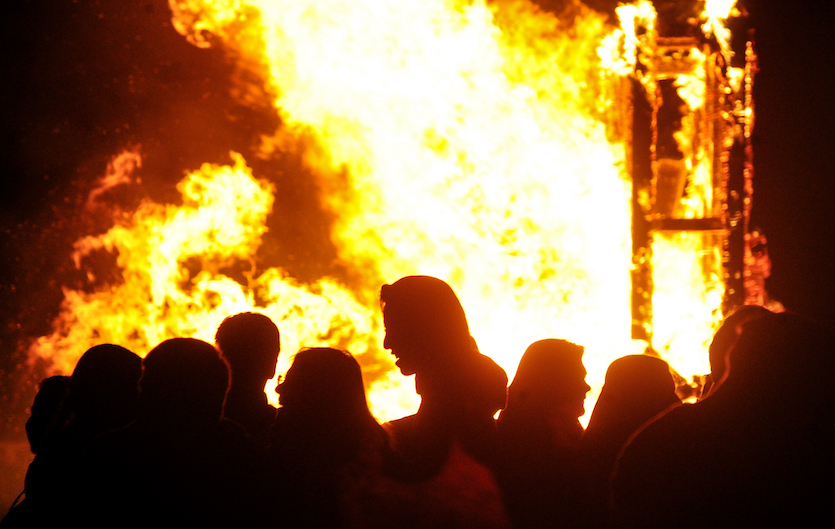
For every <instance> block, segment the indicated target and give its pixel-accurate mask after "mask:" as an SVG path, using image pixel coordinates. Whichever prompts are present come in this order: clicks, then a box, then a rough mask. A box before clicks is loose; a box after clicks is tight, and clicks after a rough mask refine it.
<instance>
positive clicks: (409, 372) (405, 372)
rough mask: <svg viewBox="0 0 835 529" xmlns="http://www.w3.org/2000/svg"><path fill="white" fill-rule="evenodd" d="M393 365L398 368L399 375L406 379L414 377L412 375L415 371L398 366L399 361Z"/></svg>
mask: <svg viewBox="0 0 835 529" xmlns="http://www.w3.org/2000/svg"><path fill="white" fill-rule="evenodd" d="M394 365H396V366H397V367H398V368H400V373H401V374H402V375H403V376H406V377H408V376H410V375H414V374H415V370H414V369H411V368H409V367H408V366H406V367H403V366H402V365H400V360H399V359H398V360H397V361H396V362H394Z"/></svg>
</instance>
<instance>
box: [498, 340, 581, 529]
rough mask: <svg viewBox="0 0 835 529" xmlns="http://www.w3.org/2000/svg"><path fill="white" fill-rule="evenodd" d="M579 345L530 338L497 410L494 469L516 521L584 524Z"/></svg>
mask: <svg viewBox="0 0 835 529" xmlns="http://www.w3.org/2000/svg"><path fill="white" fill-rule="evenodd" d="M585 377H586V369H585V367H584V366H583V347H582V346H579V345H576V344H573V343H571V342H568V341H566V340H558V339H547V340H540V341H538V342H535V343H533V344H531V345H530V346H529V347H528V349H527V350H526V351H525V354H524V355H522V359H521V360H520V361H519V367H518V369H517V371H516V375H515V376H514V377H513V382H512V383H511V385H510V388H509V390H508V402H507V408H506V409H505V410H504V411H502V413H501V415H500V416H499V433H500V436H501V441H502V459H501V465H500V466H499V470H498V472H497V476H498V479H499V484H500V486H501V487H502V492H503V496H504V499H505V505H506V507H507V511H508V515H509V516H510V518H511V521H512V522H513V524H514V525H515V526H516V527H552V526H554V525H560V524H562V525H567V526H570V527H580V526H583V525H584V524H585V521H584V520H585V518H584V517H585V516H586V514H587V513H585V512H584V510H585V508H586V506H587V503H588V498H587V494H586V490H585V486H584V485H583V483H582V474H581V469H580V467H579V464H578V461H577V454H578V449H579V445H580V440H581V438H582V435H583V427H582V426H581V425H580V422H579V418H580V416H582V415H583V413H585V407H584V401H585V397H586V393H587V392H588V391H589V390H590V389H591V388H590V386H589V385H588V384H587V383H586V381H585Z"/></svg>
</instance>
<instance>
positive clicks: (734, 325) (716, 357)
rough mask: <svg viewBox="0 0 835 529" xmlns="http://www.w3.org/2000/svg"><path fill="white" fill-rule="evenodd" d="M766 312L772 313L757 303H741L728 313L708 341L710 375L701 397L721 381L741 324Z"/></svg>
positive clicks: (708, 393) (706, 394) (766, 313)
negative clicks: (711, 338) (729, 352)
mask: <svg viewBox="0 0 835 529" xmlns="http://www.w3.org/2000/svg"><path fill="white" fill-rule="evenodd" d="M768 314H772V312H771V311H769V310H768V309H765V308H763V307H760V306H759V305H742V306H740V307H737V308H736V309H734V310H733V311H732V312H731V313H730V314H728V316H727V317H726V318H725V321H723V322H722V325H721V327H719V330H717V331H716V334H715V335H714V336H713V340H712V341H711V342H710V348H709V349H708V361H709V362H710V376H708V377H707V380H706V381H705V386H704V388H703V389H702V397H701V398H704V397H707V396H708V395H710V392H711V390H712V389H713V388H715V387H717V386H718V385H719V384H721V383H722V380H723V378H724V376H725V369H726V364H727V362H728V351H730V350H731V348H732V347H733V346H734V344H735V343H736V339H737V336H739V330H740V329H741V326H742V324H744V323H745V322H746V321H750V320H753V319H756V318H759V317H762V316H765V315H768Z"/></svg>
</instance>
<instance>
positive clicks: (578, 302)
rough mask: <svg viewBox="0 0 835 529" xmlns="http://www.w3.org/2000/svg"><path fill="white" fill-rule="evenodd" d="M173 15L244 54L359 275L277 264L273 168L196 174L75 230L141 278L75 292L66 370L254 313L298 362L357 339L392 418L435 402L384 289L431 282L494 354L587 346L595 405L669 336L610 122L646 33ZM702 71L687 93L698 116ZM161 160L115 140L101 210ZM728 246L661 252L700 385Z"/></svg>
mask: <svg viewBox="0 0 835 529" xmlns="http://www.w3.org/2000/svg"><path fill="white" fill-rule="evenodd" d="M647 4H648V3H647V2H644V3H642V4H641V6H642V7H641V9H642V11H641V16H646V10H647ZM171 8H172V11H173V13H174V19H173V22H174V27H175V28H176V29H177V30H178V31H179V32H180V33H182V34H183V35H184V37H185V38H188V39H189V41H190V42H192V43H193V44H195V45H197V46H218V47H221V48H223V49H224V50H226V51H227V52H228V53H227V56H228V57H229V59H230V60H231V61H235V63H236V64H237V68H238V69H237V72H236V74H235V75H236V79H238V85H237V86H236V93H237V94H238V95H239V97H241V98H243V99H259V101H258V103H259V104H262V105H263V104H268V105H269V107H271V108H273V109H274V112H276V113H277V114H278V115H279V116H280V118H281V121H282V125H281V128H280V129H279V130H278V131H276V132H275V134H274V135H271V136H269V137H264V138H263V139H262V143H261V146H260V148H259V151H258V152H257V153H251V154H247V155H246V156H253V157H254V156H260V157H269V156H271V155H273V154H274V153H276V152H279V151H282V150H288V149H295V150H300V151H301V154H302V155H303V158H304V160H305V162H306V163H307V165H308V166H309V168H310V169H311V172H312V174H315V176H316V178H317V185H318V188H319V189H320V190H321V201H322V204H323V206H324V207H325V209H326V210H327V211H329V212H331V213H332V214H333V218H334V219H335V220H334V222H333V225H332V229H331V237H332V241H333V243H334V245H335V247H336V248H337V253H338V257H339V259H340V261H341V263H342V265H343V266H344V267H345V269H346V270H347V271H348V275H349V276H350V278H351V280H350V284H347V282H345V281H338V280H336V279H333V278H327V277H323V278H321V279H320V280H319V281H316V282H314V283H309V282H308V283H302V282H300V281H298V280H296V279H294V278H293V277H290V276H288V274H287V273H286V272H285V271H283V270H281V269H278V268H259V267H258V266H256V265H255V264H254V263H255V262H256V259H255V256H256V254H257V252H258V250H259V246H260V245H261V242H262V236H263V234H264V233H265V231H266V229H267V228H266V225H267V224H266V221H267V218H268V216H269V215H270V213H271V211H272V208H273V202H274V193H275V192H276V187H275V186H274V185H273V184H272V183H271V182H270V179H271V178H278V177H276V176H274V175H253V173H252V171H251V170H250V169H249V167H248V163H247V160H246V159H245V156H244V155H241V154H238V153H231V154H230V158H231V160H232V163H231V164H230V165H227V166H223V165H210V164H206V165H203V166H202V167H196V168H194V170H193V172H191V173H189V174H188V175H186V176H185V178H183V180H182V181H181V182H180V184H179V185H178V190H179V192H180V193H181V194H182V204H181V205H176V206H175V205H171V204H156V203H152V202H149V201H146V202H144V203H143V204H142V205H141V206H140V207H139V208H138V209H137V210H136V211H132V212H121V211H120V212H117V213H116V214H115V215H114V225H113V228H112V229H110V230H109V231H108V232H107V233H104V234H102V235H98V236H90V237H85V238H82V239H80V240H78V241H77V242H76V245H75V253H74V255H73V257H74V259H75V261H76V263H77V264H78V265H79V267H83V265H84V262H85V260H87V259H90V258H91V256H93V255H95V254H96V253H97V252H109V253H110V254H113V255H115V256H116V266H117V267H118V269H119V270H120V272H121V274H120V275H121V278H120V279H121V280H120V281H118V282H116V283H113V284H105V283H104V282H103V281H98V280H97V278H95V277H91V278H90V279H91V282H93V284H95V285H96V289H95V291H94V292H89V291H75V290H69V289H67V290H65V301H64V304H63V307H62V312H61V315H60V316H59V318H58V320H57V321H56V326H55V331H54V333H53V334H52V335H50V336H45V337H42V338H41V339H39V340H38V341H37V342H36V343H35V344H34V345H33V346H32V354H36V355H40V356H42V357H45V358H51V359H52V360H53V361H54V365H55V369H56V371H59V372H64V373H67V372H70V371H71V370H72V367H73V365H74V364H75V361H76V360H77V359H78V357H79V356H80V355H81V354H82V353H83V352H84V351H85V350H86V349H87V348H88V347H90V346H91V345H94V344H96V343H102V342H112V343H118V344H121V345H124V346H126V347H128V348H130V349H132V350H135V351H136V352H137V353H139V354H141V355H144V354H145V353H147V351H148V350H150V348H151V347H153V346H154V345H156V344H157V343H159V342H160V341H161V340H164V339H166V338H170V337H174V336H195V337H197V338H201V339H205V340H208V341H213V336H214V332H215V330H216V328H217V326H218V325H219V324H220V322H221V321H222V320H223V318H224V317H226V316H228V315H231V314H234V313H237V312H241V311H247V310H254V311H258V312H262V313H264V314H266V315H268V316H270V317H271V318H272V319H273V320H274V321H275V322H276V323H277V325H278V327H279V329H280V331H281V335H282V354H281V356H280V360H279V366H278V373H279V374H281V373H283V372H284V371H285V370H286V368H287V366H288V365H289V363H290V361H291V357H292V353H294V352H295V351H297V350H298V349H299V348H301V347H305V346H320V345H331V346H336V347H342V348H345V349H347V350H349V351H350V352H351V353H353V354H354V355H355V356H357V358H358V359H359V361H360V363H361V364H362V365H363V368H364V372H365V377H366V383H367V384H368V389H369V401H370V404H371V406H372V410H373V412H374V414H375V415H376V416H377V418H378V419H381V420H387V419H392V418H396V417H399V416H402V415H404V414H406V413H409V412H411V411H413V410H414V409H415V408H416V404H417V402H418V401H417V397H416V396H415V395H414V387H413V385H412V381H411V379H409V378H405V377H402V376H401V375H400V374H399V373H398V372H397V371H396V368H394V366H393V363H392V362H391V359H390V356H389V354H388V352H387V351H384V350H383V349H382V339H383V334H384V330H383V327H382V318H381V314H380V309H379V305H378V293H379V288H380V286H381V285H382V284H384V283H391V282H393V281H395V280H397V279H398V278H400V277H402V276H405V275H412V274H425V275H433V276H437V277H440V278H442V279H444V280H446V281H447V282H449V283H450V285H451V286H452V287H453V289H454V290H455V291H456V293H457V294H458V296H459V297H460V299H461V301H462V304H463V306H464V308H465V310H466V312H467V316H468V319H469V322H470V327H471V330H472V334H473V336H474V337H475V339H476V341H477V343H478V344H479V347H480V349H481V351H482V352H483V353H485V354H487V355H488V356H490V357H492V358H493V359H495V360H496V361H497V362H498V363H499V364H500V365H502V366H503V367H504V368H505V370H506V371H507V372H508V375H509V376H510V377H511V378H512V376H513V373H514V372H515V369H516V365H517V363H518V361H519V358H520V357H521V355H522V353H523V352H524V350H525V348H526V347H527V345H529V344H530V343H531V342H533V341H536V340H539V339H542V338H549V337H556V338H566V339H569V340H571V341H574V342H576V343H579V344H581V345H583V346H585V348H586V353H585V357H584V360H585V365H586V368H587V370H588V373H589V375H588V382H589V383H590V384H591V386H592V387H593V388H594V389H593V391H592V392H591V393H590V394H589V400H588V402H587V406H586V409H587V412H590V411H591V408H592V406H593V403H594V399H596V395H597V393H599V390H600V387H601V385H602V383H603V376H604V374H605V370H606V367H607V366H608V364H609V363H610V362H611V361H612V360H614V359H615V358H618V357H620V356H623V355H626V354H631V353H636V352H642V351H643V350H644V348H645V347H646V346H647V344H646V343H645V342H639V341H635V340H632V339H631V336H630V332H631V325H632V315H631V313H630V294H631V283H630V270H631V268H632V255H631V248H632V242H631V215H632V212H631V202H630V201H631V185H630V182H629V178H628V175H627V174H626V169H625V166H624V146H623V144H622V142H621V141H620V138H618V137H617V135H616V134H612V133H611V131H607V125H606V123H607V117H606V116H607V112H608V111H609V109H610V106H611V104H612V103H611V101H609V100H608V99H607V94H610V93H611V91H610V90H607V89H606V83H608V82H611V79H612V78H613V77H614V76H617V75H622V73H623V72H618V71H617V68H615V67H614V66H612V64H614V63H612V64H609V63H607V64H604V65H602V64H601V62H604V63H606V62H607V61H609V62H612V54H611V53H610V54H609V55H608V56H607V54H606V51H605V50H606V49H607V48H606V46H604V43H605V42H607V43H608V45H610V46H611V45H612V44H613V43H614V44H615V45H619V46H620V50H621V52H623V50H624V49H626V48H628V47H629V45H630V36H629V34H628V33H629V32H628V31H626V32H624V31H621V30H616V28H613V27H607V26H606V25H605V24H604V21H603V18H602V17H601V16H600V15H598V14H596V13H594V12H592V11H590V10H586V9H585V8H582V7H579V8H578V9H577V13H576V17H574V19H573V21H572V23H571V24H565V22H561V21H559V20H558V19H557V18H556V17H555V16H553V15H551V14H548V13H544V12H542V11H539V10H537V9H536V8H535V7H534V6H532V5H531V4H529V3H527V2H525V1H502V2H496V3H490V4H489V5H488V4H485V3H484V2H483V1H478V0H476V1H455V0H423V1H421V2H403V1H402V0H350V1H349V0H310V1H302V0H292V1H279V0H263V2H257V1H251V2H247V1H238V0H218V1H216V2H214V3H212V2H209V1H206V2H202V1H197V0H195V1H182V2H177V1H175V0H171ZM649 9H650V10H651V6H650V7H649ZM729 9H730V8H729ZM619 14H620V15H621V18H622V19H624V18H625V17H626V18H628V14H626V13H624V12H620V13H619ZM632 16H638V15H635V14H633V15H632ZM711 16H712V17H713V18H711V20H714V19H716V20H719V18H721V16H720V15H711ZM716 17H719V18H716ZM706 31H707V29H706ZM712 31H716V29H713V30H712ZM601 57H603V58H601ZM614 62H617V61H614ZM619 67H620V68H621V69H623V61H621V63H620V66H619ZM691 81H692V80H688V79H682V80H681V81H680V83H679V86H680V88H679V90H680V93H681V94H682V99H684V100H686V101H688V104H691V103H690V100H691V99H688V97H690V96H692V97H695V98H696V101H695V102H694V103H692V104H693V105H698V104H699V103H698V93H696V95H695V96H693V94H692V92H693V90H689V89H688V87H689V86H690V87H691V88H692V85H689V84H688V83H689V82H691ZM686 126H687V124H686V123H685V124H683V127H686ZM685 132H686V130H685ZM140 163H141V160H140V156H139V154H138V153H136V152H125V153H122V154H119V153H114V158H113V161H112V163H111V166H110V167H109V169H108V173H107V174H106V175H105V176H104V177H103V178H102V181H101V183H100V186H99V187H98V188H97V191H94V193H93V194H91V196H90V201H89V202H88V208H89V209H90V211H91V212H92V211H94V210H96V208H95V207H94V206H95V203H96V200H97V197H98V195H99V194H101V193H104V192H106V190H107V189H109V188H111V187H113V186H118V185H123V184H124V183H126V182H130V181H131V178H132V174H133V171H134V169H135V167H136V166H137V165H138V164H140ZM691 169H693V172H694V174H700V170H699V169H698V168H691ZM689 185H691V187H692V188H693V189H691V190H690V191H691V192H689V193H688V196H689V197H691V201H692V202H693V203H692V204H685V207H686V208H689V210H688V211H691V212H690V213H688V212H686V211H685V212H683V215H684V216H685V217H689V218H692V217H693V216H699V215H702V214H703V212H704V209H705V208H708V207H712V206H711V204H712V202H711V201H712V200H713V199H712V197H710V196H704V195H703V194H702V195H700V194H699V192H698V190H697V189H696V188H697V187H698V185H699V183H698V179H696V180H695V181H694V182H691V184H689ZM692 197H696V198H692ZM699 197H700V198H699ZM91 214H92V213H91ZM711 237H712V236H710V235H677V236H670V237H657V238H656V240H655V241H654V244H653V253H654V254H655V256H656V258H657V259H656V261H657V262H654V267H655V268H654V270H655V276H654V278H653V281H654V284H655V287H656V290H655V294H654V297H653V304H654V318H655V319H654V322H653V331H654V339H653V344H652V345H653V347H654V349H655V350H656V351H658V352H659V353H660V354H661V356H662V357H664V358H665V359H666V360H668V361H669V362H670V363H671V365H672V367H673V368H674V369H676V370H677V371H678V372H679V373H680V374H682V375H684V376H692V375H697V374H704V373H706V372H707V371H709V369H708V367H707V355H706V344H707V343H708V341H709V339H710V337H711V335H712V332H713V330H714V328H715V325H716V323H717V321H718V319H719V310H718V308H719V305H720V303H721V298H722V294H723V290H722V288H723V287H722V282H721V268H720V267H721V259H720V257H719V255H718V253H717V252H718V251H719V250H718V249H717V245H716V242H715V241H714V240H713V238H711ZM240 263H253V264H252V265H251V266H249V267H248V268H247V269H248V270H249V271H248V272H247V273H245V274H244V275H245V280H241V279H240V278H238V279H233V278H232V277H231V275H230V274H229V273H227V269H228V268H229V267H232V266H233V265H238V266H239V265H240ZM665 318H666V319H665ZM274 385H275V383H274V382H271V383H269V384H268V387H267V389H268V391H267V393H268V394H269V395H272V396H274V395H273V392H272V387H274Z"/></svg>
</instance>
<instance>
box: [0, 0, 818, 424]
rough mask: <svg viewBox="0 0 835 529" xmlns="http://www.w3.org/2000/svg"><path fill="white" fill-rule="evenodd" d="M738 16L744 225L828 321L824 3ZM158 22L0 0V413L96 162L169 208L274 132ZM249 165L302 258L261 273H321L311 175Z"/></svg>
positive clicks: (57, 3) (44, 325)
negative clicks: (747, 133)
mask: <svg viewBox="0 0 835 529" xmlns="http://www.w3.org/2000/svg"><path fill="white" fill-rule="evenodd" d="M541 3H543V4H552V5H553V4H555V3H557V2H554V1H552V2H546V1H545V0H543V1H542V2H541ZM593 4H594V5H595V6H606V5H612V4H613V3H612V2H607V1H605V0H603V1H600V0H598V1H595V2H593ZM746 5H747V8H748V11H749V12H750V15H751V25H752V26H753V27H755V28H756V45H757V51H758V55H759V63H760V68H761V73H760V74H759V75H758V76H757V78H756V82H755V90H756V92H755V94H756V96H755V97H756V104H757V122H756V130H755V138H754V142H755V143H754V152H755V171H756V174H755V183H754V188H755V196H754V212H753V217H754V224H756V225H758V226H760V227H762V228H763V229H764V230H765V233H766V234H767V236H768V241H769V250H770V254H771V258H772V261H773V275H772V277H771V279H769V281H768V289H769V292H770V294H771V295H772V297H773V298H775V299H777V300H779V301H781V302H783V303H784V305H785V306H786V307H787V308H788V309H790V310H794V311H797V312H800V313H804V314H807V315H812V316H813V317H816V318H817V319H819V320H820V321H822V322H824V323H826V324H828V325H830V326H831V325H833V323H835V308H833V306H832V303H831V300H833V299H835V279H833V278H832V277H831V273H832V272H831V268H832V266H831V263H832V262H833V260H835V244H833V243H832V241H833V235H835V229H833V226H834V225H835V224H834V223H833V222H832V220H831V217H830V214H831V213H830V207H831V205H832V204H833V203H835V200H833V199H835V186H833V185H832V184H830V182H831V180H832V178H833V176H835V175H833V170H832V168H831V166H830V162H829V160H828V155H829V154H830V143H831V138H832V126H833V125H832V116H833V111H832V110H833V96H835V91H834V90H833V82H832V77H833V76H832V73H831V72H830V71H829V70H828V69H827V68H829V67H831V62H832V61H831V59H830V57H829V54H830V51H831V49H832V44H831V37H830V35H829V30H830V27H831V26H832V21H833V20H835V18H833V7H832V4H831V3H828V2H820V1H812V2H804V3H803V8H802V9H801V8H798V7H795V5H797V4H795V3H793V2H785V1H779V0H760V1H757V0H750V1H749V2H747V4H746ZM169 17H170V13H169V11H168V7H167V3H166V2H164V1H163V0H145V1H140V0H124V1H119V2H115V1H109V2H108V1H92V0H79V1H78V2H74V1H72V0H30V1H23V0H7V1H5V2H3V4H2V7H0V24H2V32H0V33H2V39H3V43H2V48H0V49H2V61H3V65H2V71H3V72H4V74H3V82H2V86H0V113H2V114H0V115H2V118H0V119H2V123H3V126H2V129H0V130H1V132H0V133H2V141H0V146H2V147H0V148H2V169H0V171H2V179H0V225H2V228H3V230H2V233H1V234H0V244H2V250H3V251H2V257H0V313H2V315H3V319H2V327H0V375H2V376H0V398H1V399H2V401H0V406H2V408H3V409H4V411H10V410H11V411H17V410H20V409H22V408H23V407H25V406H26V405H28V402H22V401H20V400H19V399H17V398H16V395H17V394H18V393H19V392H17V391H12V388H13V387H14V388H19V387H20V384H21V383H22V382H21V380H20V378H21V377H24V375H23V374H22V373H23V370H21V368H20V366H19V363H20V362H21V361H22V359H23V357H22V355H21V354H20V353H19V352H17V351H19V344H20V343H21V340H25V339H26V338H27V337H32V336H38V335H41V334H43V333H45V332H46V331H47V330H48V325H49V321H50V320H51V318H52V317H53V316H54V314H55V312H56V310H57V307H58V303H59V302H60V300H61V298H62V294H61V291H60V285H62V284H70V285H72V284H75V283H74V282H77V281H81V279H80V278H78V277H77V273H76V272H74V271H73V270H72V269H71V266H70V263H69V259H68V255H69V252H70V248H71V244H72V242H73V241H74V240H75V239H76V238H77V237H78V236H79V235H81V234H87V233H92V232H95V231H96V230H102V229H104V228H106V226H99V225H96V224H95V221H94V220H91V219H89V218H85V217H82V216H81V215H79V214H78V212H79V211H80V208H81V204H82V203H83V201H84V199H85V198H86V194H87V192H88V191H89V189H90V185H91V183H92V182H93V181H94V179H95V178H97V177H98V176H100V175H101V174H102V173H103V169H104V167H105V165H106V163H107V161H108V159H109V158H110V157H111V156H112V155H114V154H115V153H118V152H119V151H121V150H122V149H123V148H125V147H127V146H130V145H137V144H141V145H142V152H143V153H144V154H145V159H146V163H145V165H144V166H143V168H142V171H141V176H142V178H143V184H142V188H141V190H140V191H141V193H140V194H147V195H148V196H150V197H152V198H153V199H155V200H158V201H160V200H174V199H175V196H174V194H173V193H174V190H173V183H175V182H176V181H177V180H179V178H180V177H181V175H182V174H183V172H184V171H185V170H186V169H191V168H195V167H197V166H199V164H201V163H203V162H227V161H228V158H227V153H228V151H229V150H230V149H234V150H238V151H242V152H246V151H247V150H248V149H249V148H251V147H252V146H253V145H254V144H255V142H256V141H257V138H258V135H259V133H262V132H263V133H266V132H270V131H271V130H273V129H274V127H275V126H276V123H275V118H271V117H266V116H265V115H264V114H263V113H259V112H258V111H257V109H252V108H247V107H244V106H241V105H240V104H238V103H236V102H235V101H234V100H233V99H232V98H231V96H230V95H229V93H228V89H229V88H230V86H229V81H228V75H229V67H228V66H227V65H226V63H225V62H224V61H223V60H222V55H221V53H220V52H219V51H217V50H200V49H197V48H194V47H193V46H191V45H189V44H187V43H186V42H185V40H184V39H183V38H182V37H180V36H179V35H178V34H177V33H176V32H175V31H174V30H173V29H172V28H171V26H170V23H169ZM257 163H263V164H266V165H264V166H261V167H258V166H256V167H255V170H256V172H258V171H262V174H266V173H268V172H270V171H278V172H281V173H282V180H281V183H280V184H279V191H280V193H279V194H278V196H279V200H281V201H283V203H282V204H278V205H277V207H276V211H281V212H283V213H281V214H280V215H283V216H280V217H279V218H276V219H273V220H271V222H273V223H276V224H278V225H279V226H280V228H281V232H282V233H283V234H284V236H285V237H289V238H291V239H294V240H296V241H304V244H300V245H299V246H300V247H302V246H303V247H304V249H303V250H302V251H301V253H302V255H300V256H296V258H294V260H291V261H286V256H280V255H273V256H268V258H269V259H270V260H271V261H270V262H271V264H280V265H282V266H285V267H287V268H289V269H290V271H291V272H292V273H293V274H294V275H296V277H300V278H302V279H304V278H305V276H306V275H309V276H311V277H316V276H317V275H321V274H322V272H324V271H326V270H322V269H321V267H320V268H316V267H315V266H314V267H313V268H311V267H306V268H299V267H300V266H301V265H298V264H294V263H298V262H301V261H303V262H325V263H326V262H329V261H330V259H328V257H332V253H333V249H332V248H331V247H330V245H329V243H328V240H329V239H328V235H327V229H328V223H327V217H326V215H324V214H323V213H322V212H321V211H319V213H318V214H317V215H297V213H301V212H305V211H306V210H311V209H318V208H319V206H318V204H317V203H316V202H315V200H313V199H312V198H310V197H314V196H315V193H313V192H312V188H311V187H310V186H311V185H312V184H311V183H310V182H311V179H310V178H308V177H307V175H305V173H304V170H303V169H301V168H300V167H299V164H298V160H292V159H284V160H279V161H276V162H256V164H257ZM271 163H274V164H275V165H274V166H270V164H271ZM129 199H130V198H129V197H128V198H127V199H126V200H129ZM299 218H307V219H308V220H305V221H304V222H299V221H298V219H299ZM313 218H318V219H321V220H311V219H313ZM294 266H296V267H297V269H295V270H294V269H293V267H294ZM323 266H324V265H323ZM328 272H332V271H328ZM24 378H25V377H24ZM31 383H32V380H28V379H27V380H26V384H31ZM30 387H31V386H30ZM3 415H6V416H7V417H9V416H11V415H13V413H8V414H7V413H4V414H3ZM5 426H11V424H8V423H7V424H5ZM4 435H5V434H4V433H3V429H0V437H3V436H4Z"/></svg>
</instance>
